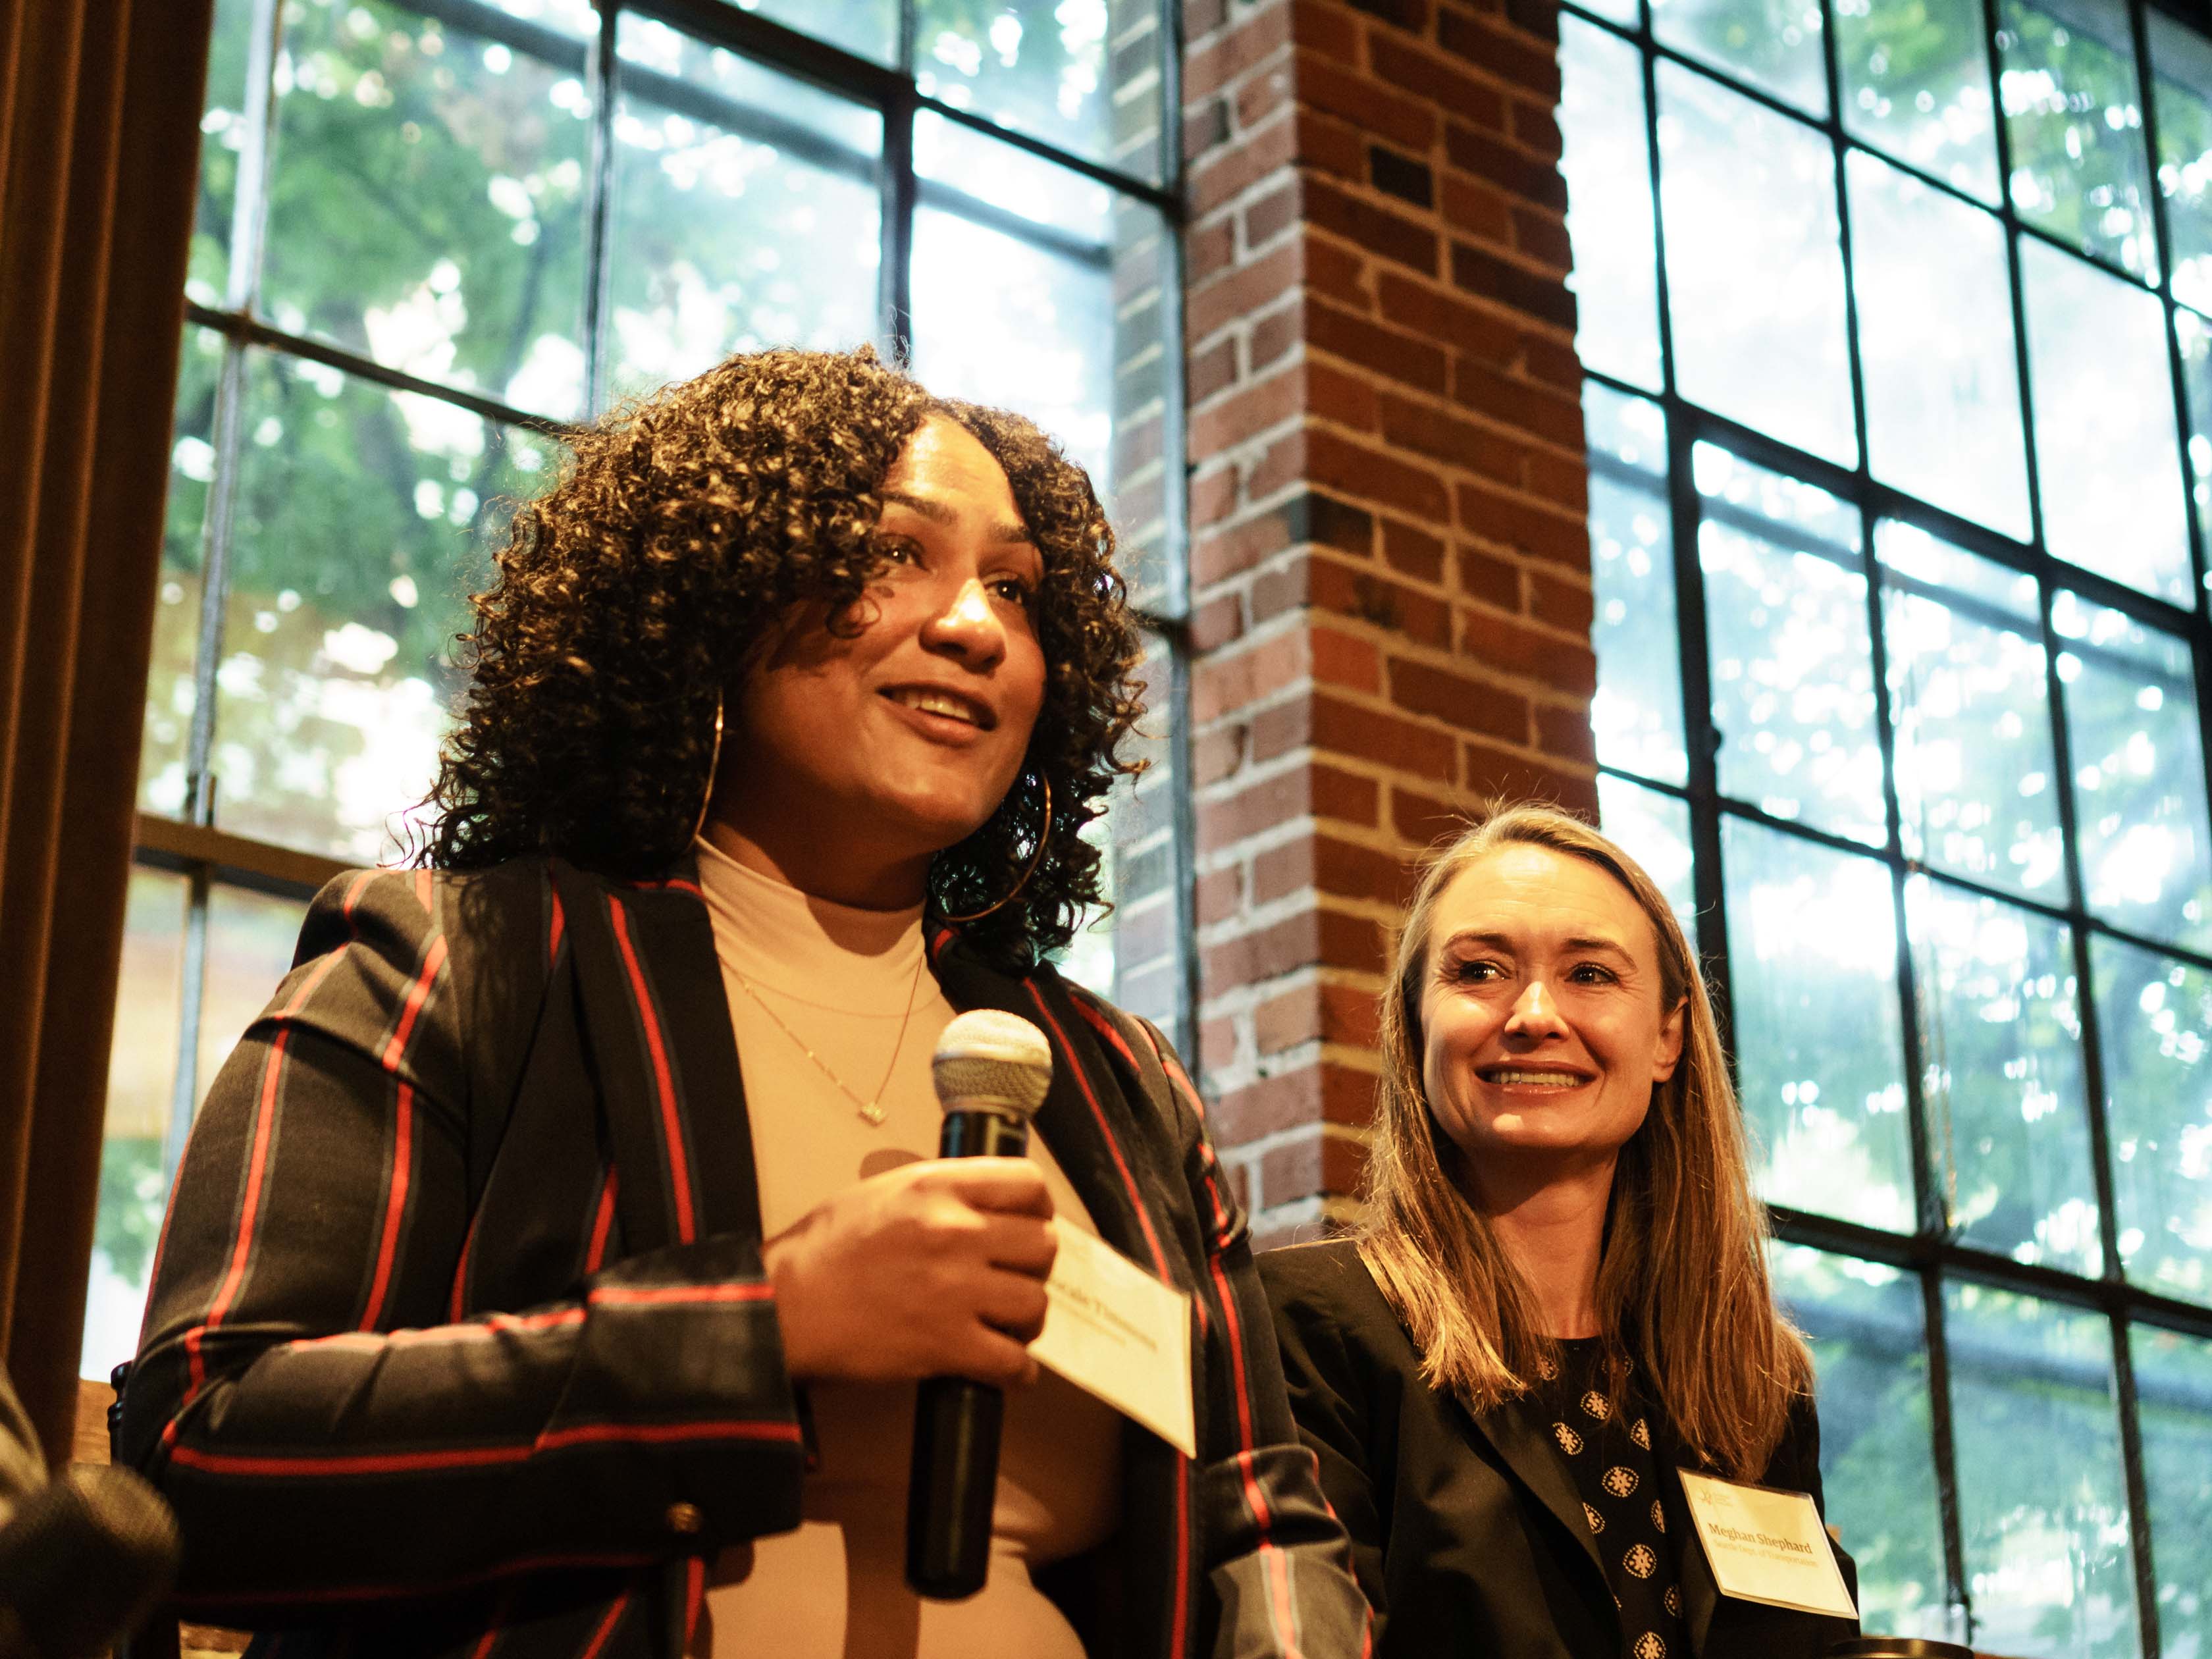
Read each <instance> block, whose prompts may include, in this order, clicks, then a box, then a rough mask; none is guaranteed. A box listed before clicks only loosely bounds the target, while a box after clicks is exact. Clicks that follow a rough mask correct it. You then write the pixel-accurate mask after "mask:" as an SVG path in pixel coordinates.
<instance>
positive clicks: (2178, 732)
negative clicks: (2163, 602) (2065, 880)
mask: <svg viewBox="0 0 2212 1659" xmlns="http://www.w3.org/2000/svg"><path fill="white" fill-rule="evenodd" d="M2051 628H2052V629H2053V631H2054V632H2056V634H2057V636H2058V646H2059V656H2058V678H2059V682H2060V684H2062V685H2063V686H2064V688H2065V697H2064V701H2065V704H2066V730H2067V734H2068V737H2069V739H2070V740H2071V745H2072V759H2073V765H2074V791H2075V794H2074V805H2075V816H2076V817H2077V818H2078V820H2079V822H2078V823H2076V825H2075V831H2076V833H2077V835H2078V836H2079V837H2080V840H2081V878H2082V881H2083V883H2084V884H2085V885H2086V886H2087V890H2088V891H2087V898H2088V902H2089V908H2090V909H2091V910H2093V912H2095V913H2096V914H2097V915H2100V916H2102V917H2103V918H2104V919H2105V920H2106V921H2109V922H2111V923H2112V924H2113V925H2114V926H2115V927H2124V928H2126V929H2127V930H2128V931H2129V932H2130V933H2143V934H2148V936H2149V937H2151V938H2153V939H2167V940H2171V941H2172V943H2174V944H2176V945H2188V946H2191V947H2193V948H2196V949H2198V950H2204V949H2212V823H2208V822H2207V819H2206V800H2205V793H2204V750H2203V738H2202V735H2201V729H2200V727H2199V726H2198V724H2197V690H2196V681H2195V678H2194V677H2193V676H2192V674H2191V671H2190V665H2189V647H2188V646H2187V645H2186V644H2185V642H2183V641H2180V640H2179V639H2176V638H2174V637H2173V635H2170V634H2161V633H2158V632H2155V631H2154V630H2152V629H2147V628H2144V627H2142V626H2141V625H2140V624H2138V623H2135V622H2134V621H2132V620H2130V618H2129V617H2126V616H2125V615H2124V614H2123V613H2121V612H2120V611H2108V610H2106V609H2105V608H2104V607H2103V606H2101V605H2090V604H2088V603H2087V602H2086V601H2084V600H2082V599H2079V598H2077V597H2076V596H2075V595H2074V594H2072V593H2064V592H2062V593H2059V594H2058V595H2057V596H2056V598H2055V599H2054V600H2053V602H2052V605H2051Z"/></svg>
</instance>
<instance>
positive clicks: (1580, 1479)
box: [1535, 1337, 1690, 1659]
mask: <svg viewBox="0 0 2212 1659" xmlns="http://www.w3.org/2000/svg"><path fill="white" fill-rule="evenodd" d="M1535 1403H1536V1405H1537V1407H1538V1408H1539V1409H1540V1410H1541V1411H1542V1412H1543V1413H1544V1414H1545V1416H1546V1418H1547V1420H1548V1421H1549V1422H1550V1424H1551V1425H1552V1440H1553V1443H1554V1444H1555V1445H1556V1446H1557V1447H1558V1448H1559V1461H1560V1462H1563V1463H1564V1464H1565V1465H1566V1468H1567V1474H1568V1476H1569V1478H1570V1479H1571V1480H1573V1482H1574V1484H1575V1489H1576V1491H1577V1492H1578V1493H1580V1495H1581V1497H1582V1500H1583V1520H1584V1522H1585V1524H1587V1525H1588V1527H1589V1532H1590V1542H1591V1543H1592V1544H1593V1545H1594V1546H1595V1547H1596V1550H1597V1555H1598V1559H1599V1560H1600V1561H1601V1562H1603V1563H1604V1564H1605V1577H1606V1583H1607V1587H1608V1588H1610V1589H1611V1590H1612V1591H1613V1604H1614V1605H1615V1606H1616V1607H1619V1608H1620V1632H1621V1638H1620V1650H1621V1653H1622V1655H1623V1659H1690V1632H1689V1627H1688V1626H1686V1625H1685V1624H1684V1623H1683V1621H1682V1589H1681V1567H1680V1546H1679V1544H1678V1542H1677V1541H1678V1540H1679V1539H1680V1537H1681V1536H1682V1528H1683V1527H1684V1526H1686V1524H1687V1517H1686V1516H1683V1515H1682V1514H1681V1513H1680V1511H1679V1510H1678V1509H1677V1508H1676V1507H1675V1506H1674V1505H1673V1504H1667V1503H1665V1502H1663V1501H1662V1498H1661V1496H1660V1483H1659V1478H1658V1476H1659V1466H1658V1463H1657V1462H1656V1460H1655V1459H1654V1458H1653V1456H1652V1455H1651V1429H1650V1422H1649V1421H1648V1419H1647V1417H1646V1415H1645V1412H1646V1408H1645V1407H1644V1404H1643V1402H1642V1401H1640V1400H1639V1399H1638V1394H1637V1390H1636V1389H1634V1387H1633V1386H1631V1387H1630V1388H1628V1389H1626V1390H1624V1391H1622V1392H1621V1393H1620V1394H1619V1395H1615V1394H1614V1393H1613V1392H1612V1391H1611V1390H1610V1388H1609V1385H1608V1383H1607V1377H1606V1376H1605V1355H1604V1344H1603V1342H1602V1341H1601V1340H1600V1339H1598V1338H1596V1337H1586V1338H1583V1339H1580V1340H1575V1341H1563V1342H1561V1343H1560V1344H1559V1366H1558V1367H1557V1368H1556V1370H1555V1372H1554V1373H1553V1374H1552V1375H1548V1376H1546V1378H1545V1379H1544V1381H1543V1383H1541V1385H1540V1387H1539V1388H1538V1389H1537V1391H1536V1395H1535Z"/></svg>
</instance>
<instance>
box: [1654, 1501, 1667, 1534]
mask: <svg viewBox="0 0 2212 1659" xmlns="http://www.w3.org/2000/svg"><path fill="white" fill-rule="evenodd" d="M1651 1524H1652V1525H1653V1526H1655V1527H1656V1528H1658V1529H1659V1531H1660V1532H1661V1534H1664V1533H1665V1532H1666V1530H1667V1511H1666V1510H1662V1509H1661V1508H1660V1507H1659V1500H1658V1499H1657V1498H1653V1499H1652V1500H1651Z"/></svg>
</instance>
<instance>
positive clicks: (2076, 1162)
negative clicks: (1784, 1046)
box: [1905, 876, 2105, 1277]
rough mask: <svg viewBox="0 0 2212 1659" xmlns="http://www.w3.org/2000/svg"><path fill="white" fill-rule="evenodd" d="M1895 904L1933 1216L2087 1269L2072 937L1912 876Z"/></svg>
mask: <svg viewBox="0 0 2212 1659" xmlns="http://www.w3.org/2000/svg"><path fill="white" fill-rule="evenodd" d="M1905 918H1906V925H1907V927H1908V929H1909V930H1910V932H1911V938H1912V959H1913V974H1914V985H1915V988H1916V990H1917V993H1918V995H1919V999H1920V1028H1921V1059H1922V1062H1923V1066H1924V1068H1925V1075H1924V1077H1923V1086H1922V1095H1923V1099H1924V1100H1925V1101H1926V1103H1927V1107H1928V1139H1929V1147H1928V1153H1929V1164H1930V1167H1931V1168H1932V1169H1933V1170H1935V1171H1936V1180H1937V1182H1938V1183H1939V1188H1940V1191H1939V1196H1940V1197H1941V1198H1942V1202H1943V1212H1944V1216H1945V1218H1946V1220H1947V1221H1948V1223H1949V1224H1950V1225H1951V1226H1952V1228H1953V1229H1954V1230H1955V1231H1956V1232H1957V1234H1958V1236H1959V1237H1960V1238H1961V1239H1962V1240H1964V1241H1965V1242H1966V1243H1969V1244H1974V1245H1978V1246H1979V1247H1981V1248H1982V1249H1988V1250H1995V1251H1996V1252H1997V1253H1998V1254H2000V1255H2008V1256H2010V1257H2012V1258H2013V1260H2014V1261H2035V1262H2042V1263H2044V1264H2045V1265H2048V1266H2051V1267H2064V1268H2067V1269H2069V1270H2070V1271H2072V1272H2075V1273H2086V1274H2088V1275H2089V1276H2091V1277H2094V1276H2095V1275H2096V1274H2097V1273H2100V1272H2102V1271H2103V1268H2104V1261H2105V1252H2104V1247H2103V1244H2102V1243H2101V1241H2100V1238H2099V1237H2098V1231H2097V1223H2098V1218H2099V1213H2100V1212H2099V1210H2098V1206H2097V1183H2096V1176H2095V1173H2094V1170H2095V1166H2094V1165H2093V1164H2092V1162H2091V1153H2090V1148H2089V1116H2088V1106H2087V1101H2086V1098H2085V1096H2084V1093H2083V1089H2082V1081H2081V1008H2080V1005H2079V1003H2078V1001H2077V1000H2076V996H2077V991H2076V987H2075V977H2074V941H2073V936H2072V934H2071V933H2069V931H2068V929H2067V928H2066V927H2065V926H2064V924H2063V923H2061V922H2056V921H2051V920H2050V919H2049V918H2048V917H2045V916H2041V915H2037V914H2036V913H2034V912H2033V911H2031V910H2022V909H2019V908H2015V907H2014V906H2012V905H2009V904H2004V903H2001V902H1998V901H1997V900H1996V899H1993V898H1984V897H1983V896H1980V895H1978V894H1975V893H1969V892H1966V891H1963V890H1960V889H1959V888H1955V887H1949V886H1947V885H1945V884H1943V883H1942V882H1934V881H1929V879H1928V878H1925V877H1923V876H1916V877H1913V878H1910V879H1909V880H1907V881H1906V883H1905Z"/></svg>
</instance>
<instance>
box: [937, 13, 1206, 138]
mask: <svg viewBox="0 0 2212 1659" xmlns="http://www.w3.org/2000/svg"><path fill="white" fill-rule="evenodd" d="M1159 11H1160V8H1159V7H1158V5H1157V4H1156V3H1154V0H1113V3H1112V4H1110V5H1109V0H999V3H994V4H993V5H990V6H986V7H979V6H975V5H972V4H969V3H964V0H921V9H920V15H919V18H918V20H917V24H916V28H915V85H916V86H917V87H919V88H921V92H922V94H923V95H924V96H926V97H931V98H941V99H943V100H945V102H946V103H948V104H950V105H951V106H953V107H954V108H955V109H972V110H974V111H975V112H976V113H977V114H979V115H987V116H988V117H989V118H991V119H992V120H994V121H996V122H998V123H999V124H1000V125H1001V126H1008V127H1014V128H1017V129H1018V130H1019V131H1023V132H1026V133H1028V134H1030V135H1031V136H1032V137H1038V138H1042V139H1043V140H1045V141H1046V142H1047V143H1051V144H1054V145H1056V146H1058V147H1059V148H1060V149H1067V150H1073V151H1074V152H1075V153H1076V154H1077V155H1081V156H1085V157H1086V158H1088V159H1089V160H1091V161H1105V162H1109V163H1111V164H1113V165H1115V166H1117V167H1121V168H1123V169H1124V170H1125V171H1127V172H1130V173H1136V174H1137V175H1139V177H1141V178H1146V179H1157V178H1158V177H1159V167H1160V161H1159V125H1160V123H1159V106H1160V73H1159V56H1160V49H1161V43H1162V40H1163V33H1162V28H1161V24H1160V18H1159ZM1109 14H1110V15H1109ZM1109 36H1110V45H1109Z"/></svg>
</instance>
